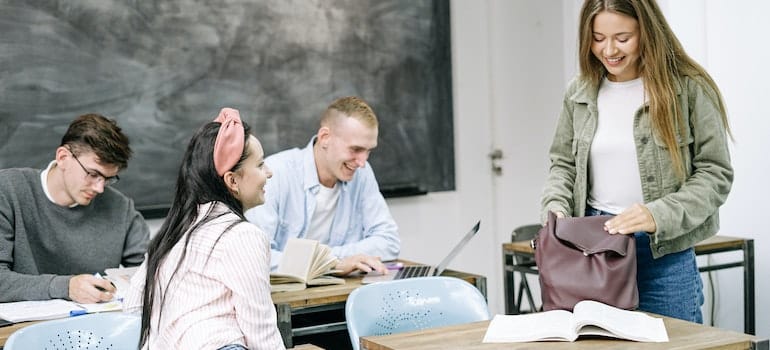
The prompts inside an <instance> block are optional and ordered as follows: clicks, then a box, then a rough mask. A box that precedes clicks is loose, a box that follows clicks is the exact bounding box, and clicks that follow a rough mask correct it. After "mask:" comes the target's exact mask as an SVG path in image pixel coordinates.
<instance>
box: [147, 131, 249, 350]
mask: <svg viewBox="0 0 770 350" xmlns="http://www.w3.org/2000/svg"><path fill="white" fill-rule="evenodd" d="M221 125H222V124H220V123H218V122H210V123H207V124H205V125H203V126H202V127H200V128H199V129H198V131H196V132H195V134H194V135H193V137H192V139H190V144H189V145H188V146H187V151H185V154H184V158H183V159H182V165H181V166H180V167H179V175H178V176H177V180H176V194H175V195H174V201H173V203H172V204H171V209H169V212H168V216H166V220H165V221H164V222H163V226H161V228H160V230H159V231H158V234H157V235H156V236H155V237H154V238H153V239H152V241H150V246H149V247H148V248H147V276H146V277H145V280H144V283H145V284H144V296H143V299H142V301H143V303H142V330H141V339H140V342H139V347H140V348H141V347H142V346H144V344H145V343H146V342H147V341H148V340H149V336H150V319H151V317H152V309H153V307H154V305H153V301H154V300H155V293H159V294H160V301H161V302H160V305H157V307H158V308H160V310H162V308H163V300H164V299H165V295H166V293H165V292H164V291H163V287H164V286H161V285H160V283H159V282H158V281H156V276H157V275H158V269H159V268H160V265H161V262H163V260H164V258H165V257H166V256H167V255H168V253H169V252H170V251H171V249H172V248H174V246H175V245H176V244H177V242H179V240H180V239H182V237H183V236H184V234H185V233H186V232H188V231H192V230H195V229H197V228H198V227H199V226H200V225H202V224H204V223H206V222H209V221H211V220H213V219H215V218H216V217H217V216H211V215H209V214H211V208H210V209H209V211H208V212H206V213H204V214H201V215H202V216H203V219H202V220H200V221H199V222H198V223H197V224H195V226H192V223H193V222H195V220H196V219H197V218H198V205H199V204H204V203H208V202H220V203H222V204H224V205H226V206H227V207H228V208H230V211H231V212H233V213H235V214H236V215H238V216H239V217H240V219H241V221H245V220H246V218H245V217H244V216H243V205H241V202H240V201H238V199H236V198H235V197H234V196H233V194H232V193H230V191H229V190H228V189H227V187H226V186H225V182H224V180H223V179H222V177H220V176H219V175H217V171H216V169H215V167H214V143H215V141H216V138H217V133H218V132H219V127H220V126H221ZM243 128H244V138H245V140H244V147H243V152H242V154H241V158H240V159H239V160H238V163H237V164H236V165H235V166H234V167H233V168H232V169H231V170H232V171H237V170H238V169H240V167H241V165H242V164H243V161H244V160H245V159H246V158H248V157H249V154H248V153H249V152H248V149H249V148H248V147H247V146H248V139H249V135H250V131H251V128H250V127H249V125H248V124H246V123H243ZM212 208H213V206H212ZM241 221H238V222H234V223H232V224H231V225H230V226H229V227H228V228H227V229H226V230H225V231H224V232H227V230H229V229H230V228H231V227H232V226H234V225H236V224H238V223H239V222H241ZM224 232H223V233H224ZM190 236H191V235H187V238H186V239H185V243H184V244H185V249H183V250H182V256H181V258H180V259H179V261H178V262H177V265H176V269H175V270H174V273H173V274H172V276H171V278H170V279H169V285H170V281H171V279H173V277H174V275H176V272H177V270H178V269H179V267H180V266H181V264H182V261H183V260H184V258H185V252H186V251H187V245H188V244H189V242H190ZM220 237H221V236H220ZM166 287H168V285H166ZM166 292H167V291H166Z"/></svg>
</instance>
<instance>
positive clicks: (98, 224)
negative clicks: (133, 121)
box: [0, 114, 150, 303]
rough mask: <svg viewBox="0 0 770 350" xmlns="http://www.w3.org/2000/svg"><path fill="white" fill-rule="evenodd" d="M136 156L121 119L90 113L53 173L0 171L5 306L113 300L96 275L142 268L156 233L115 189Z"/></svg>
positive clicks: (69, 135)
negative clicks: (108, 270)
mask: <svg viewBox="0 0 770 350" xmlns="http://www.w3.org/2000/svg"><path fill="white" fill-rule="evenodd" d="M130 157H131V148H129V142H128V138H127V137H126V135H124V134H123V133H122V131H121V129H120V127H118V125H117V124H116V123H115V121H113V120H110V119H107V118H105V117H103V116H101V115H98V114H86V115H82V116H80V117H78V118H77V119H75V120H74V121H73V122H72V123H71V124H70V125H69V128H68V129H67V132H66V133H65V134H64V137H62V140H61V144H60V145H59V147H58V148H56V153H55V159H54V160H53V161H52V162H51V163H49V164H48V167H47V168H45V169H42V170H41V169H29V168H17V169H3V170H0V302H10V301H20V300H47V299H56V298H62V299H70V300H73V301H76V302H81V303H96V302H99V301H106V300H110V299H112V297H113V295H112V294H113V293H114V292H115V287H114V286H112V284H110V283H109V282H108V281H106V280H103V279H100V278H97V277H95V276H94V275H93V274H94V273H97V272H103V271H104V269H105V268H113V267H118V266H119V265H121V264H122V265H124V266H136V265H139V264H140V263H141V262H142V260H143V259H144V252H145V249H146V248H147V240H148V237H149V235H150V230H149V228H148V227H147V224H146V223H145V222H144V219H143V218H142V215H141V214H139V212H137V211H136V209H134V203H133V201H132V200H131V199H129V198H127V197H126V196H124V195H123V194H121V193H120V192H118V190H116V189H114V188H113V187H111V185H113V184H115V183H116V182H117V181H118V179H119V177H118V172H120V171H121V170H123V169H125V168H126V166H127V165H128V159H129V158H130ZM100 289H101V290H100Z"/></svg>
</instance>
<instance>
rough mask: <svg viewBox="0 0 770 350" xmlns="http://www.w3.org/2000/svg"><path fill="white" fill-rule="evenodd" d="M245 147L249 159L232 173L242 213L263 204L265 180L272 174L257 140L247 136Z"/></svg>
mask: <svg viewBox="0 0 770 350" xmlns="http://www.w3.org/2000/svg"><path fill="white" fill-rule="evenodd" d="M246 147H248V149H249V151H248V152H249V157H248V158H246V160H244V161H243V163H242V164H241V167H240V168H239V169H238V170H237V171H236V172H235V173H233V174H234V175H233V176H234V178H235V181H236V184H237V185H236V189H237V192H236V193H237V194H235V197H236V198H237V199H238V200H239V201H240V202H241V205H242V206H243V210H244V211H245V210H248V209H251V208H253V207H256V206H258V205H260V204H262V203H265V184H266V183H267V179H269V178H271V177H273V172H272V171H270V168H268V167H267V164H265V160H264V157H265V152H264V151H263V150H262V144H261V143H260V142H259V140H257V138H256V137H254V136H253V135H251V136H249V140H248V142H247V143H246Z"/></svg>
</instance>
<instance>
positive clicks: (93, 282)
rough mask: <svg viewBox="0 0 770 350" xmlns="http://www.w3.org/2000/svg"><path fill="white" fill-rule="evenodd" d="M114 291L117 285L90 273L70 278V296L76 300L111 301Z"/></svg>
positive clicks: (88, 302) (82, 301) (83, 301)
mask: <svg viewBox="0 0 770 350" xmlns="http://www.w3.org/2000/svg"><path fill="white" fill-rule="evenodd" d="M114 293H115V286H113V285H112V283H111V282H110V281H108V280H106V279H102V278H97V277H94V276H93V275H88V274H84V275H77V276H73V277H72V278H70V285H69V296H70V299H71V300H72V301H74V302H78V303H84V304H93V303H98V302H102V301H109V300H111V299H112V296H113V295H114Z"/></svg>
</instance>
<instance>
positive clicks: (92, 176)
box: [70, 150, 120, 186]
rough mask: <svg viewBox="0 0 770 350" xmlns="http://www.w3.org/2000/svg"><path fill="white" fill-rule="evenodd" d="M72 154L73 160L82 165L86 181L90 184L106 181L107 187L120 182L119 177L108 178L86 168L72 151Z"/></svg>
mask: <svg viewBox="0 0 770 350" xmlns="http://www.w3.org/2000/svg"><path fill="white" fill-rule="evenodd" d="M70 154H72V158H75V161H76V162H78V164H80V167H81V168H83V171H85V172H86V181H88V182H89V183H99V181H104V185H105V186H111V185H114V184H116V183H117V182H118V181H120V176H118V175H115V176H110V177H106V176H104V175H102V174H100V173H99V172H98V171H96V170H88V169H87V168H86V167H85V166H83V163H81V162H80V159H78V157H77V156H76V155H75V153H72V150H70Z"/></svg>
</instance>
